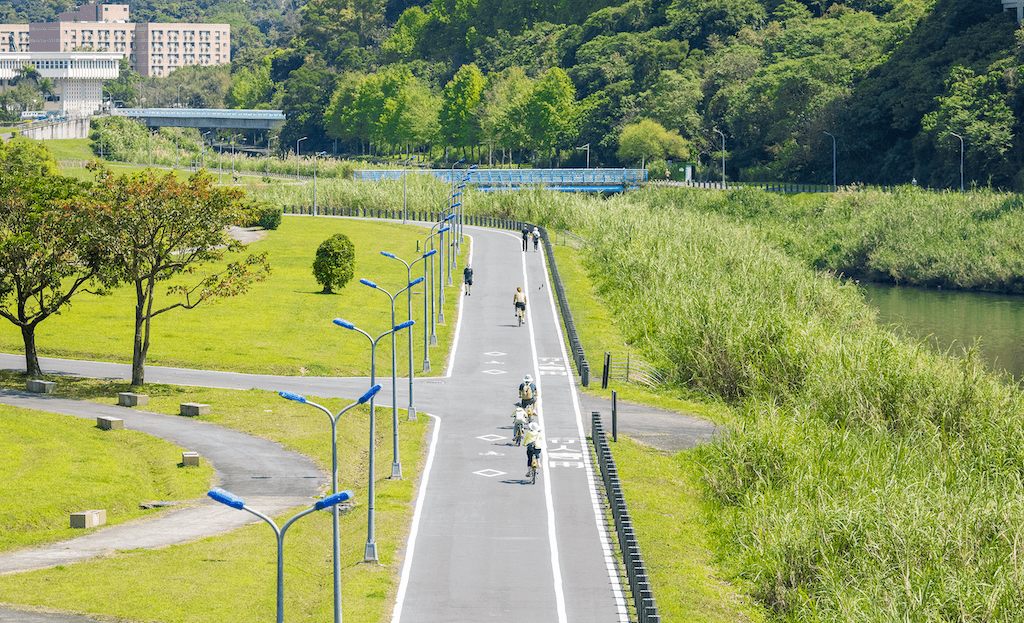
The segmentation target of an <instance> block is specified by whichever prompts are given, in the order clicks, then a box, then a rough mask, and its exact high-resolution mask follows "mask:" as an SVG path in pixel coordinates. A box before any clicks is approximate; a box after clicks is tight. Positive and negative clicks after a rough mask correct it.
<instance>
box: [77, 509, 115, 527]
mask: <svg viewBox="0 0 1024 623" xmlns="http://www.w3.org/2000/svg"><path fill="white" fill-rule="evenodd" d="M105 523H107V511H105V510H102V509H100V510H91V511H81V512H78V513H71V527H72V528H95V527H97V526H102V525H103V524H105Z"/></svg>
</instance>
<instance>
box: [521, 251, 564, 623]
mask: <svg viewBox="0 0 1024 623" xmlns="http://www.w3.org/2000/svg"><path fill="white" fill-rule="evenodd" d="M526 255H527V254H526V253H523V291H524V292H529V291H530V283H529V277H528V276H527V274H526ZM541 257H542V259H543V256H541ZM542 264H543V262H542ZM545 270H547V267H546V266H545ZM550 290H551V288H548V291H550ZM531 309H532V306H530V305H529V304H527V306H526V326H527V327H528V328H529V329H530V351H531V355H532V357H533V376H534V379H536V385H537V393H538V394H539V395H541V396H543V395H544V394H543V390H542V388H541V376H540V361H539V360H538V359H537V334H536V332H535V328H534V326H533V313H532V312H531ZM554 317H555V318H558V316H554ZM556 326H557V325H556ZM558 341H559V342H564V340H558ZM563 357H564V353H563ZM537 420H538V421H539V422H540V425H541V427H542V428H543V426H544V405H543V401H542V400H537ZM541 471H542V472H543V476H544V503H545V505H546V506H547V511H548V545H549V547H550V548H551V574H552V576H554V589H555V610H556V611H557V613H558V623H568V621H569V618H568V615H567V614H566V610H565V591H564V590H563V588H562V567H561V564H560V563H559V561H558V538H557V536H556V534H555V503H554V499H553V497H552V495H551V470H550V469H549V468H548V462H547V461H541Z"/></svg>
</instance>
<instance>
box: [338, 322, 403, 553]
mask: <svg viewBox="0 0 1024 623" xmlns="http://www.w3.org/2000/svg"><path fill="white" fill-rule="evenodd" d="M334 324H336V325H338V326H339V327H343V328H345V329H349V330H351V331H357V332H359V333H361V334H362V335H364V336H365V337H366V339H368V340H370V385H371V386H372V385H376V384H377V381H376V379H377V342H379V341H380V339H381V338H382V337H384V336H385V335H387V334H389V333H394V332H395V331H401V330H402V329H405V328H406V327H411V326H412V325H414V324H415V322H414V321H412V320H406V321H405V322H403V323H402V324H400V325H398V326H395V327H392V328H391V330H390V331H385V332H384V333H381V334H380V335H378V336H377V337H376V339H375V338H372V337H370V334H369V333H367V332H366V331H363V330H362V329H360V328H359V327H357V326H355V325H354V324H352V323H351V322H349V321H348V320H344V319H342V318H335V319H334ZM373 398H374V397H373V396H370V460H369V466H368V467H369V472H370V473H369V486H368V487H367V489H368V491H367V497H368V498H369V504H368V507H369V508H368V509H367V513H366V549H365V550H364V553H363V562H377V537H376V535H375V533H374V509H373V501H374V484H375V482H374V481H375V478H376V475H375V472H374V463H375V461H374V458H375V457H376V456H377V450H376V448H377V445H376V443H377V437H376V435H377V418H376V411H375V409H374V405H373Z"/></svg>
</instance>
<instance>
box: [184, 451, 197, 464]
mask: <svg viewBox="0 0 1024 623" xmlns="http://www.w3.org/2000/svg"><path fill="white" fill-rule="evenodd" d="M181 464H182V465H199V453H198V452H182V453H181Z"/></svg>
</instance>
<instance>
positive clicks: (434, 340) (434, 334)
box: [423, 223, 451, 370]
mask: <svg viewBox="0 0 1024 623" xmlns="http://www.w3.org/2000/svg"><path fill="white" fill-rule="evenodd" d="M438 225H441V223H437V224H435V225H433V226H431V228H430V230H431V231H433V230H434V227H437V226H438ZM450 229H451V227H449V226H447V225H445V226H444V227H442V228H441V229H439V230H437V231H435V232H434V233H432V234H430V235H429V236H427V240H429V241H430V255H434V253H437V251H438V250H437V249H435V248H434V240H433V238H434V236H437V235H438V234H441V235H442V237H443V235H444V232H446V231H449V230H450ZM423 246H424V248H426V241H424V243H423ZM438 246H440V245H438ZM440 261H441V262H443V261H444V253H441V260H440ZM426 269H427V268H426V266H424V267H423V270H426ZM430 281H431V283H430V345H431V346H437V326H436V318H437V316H436V312H435V310H434V283H433V282H434V258H430ZM438 281H440V280H438ZM441 322H442V323H443V322H444V312H443V311H442V312H441ZM426 330H427V328H426V327H423V331H424V332H426ZM424 340H426V338H424ZM424 359H426V345H424ZM426 369H427V370H429V369H430V362H429V360H428V361H427V364H426Z"/></svg>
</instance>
